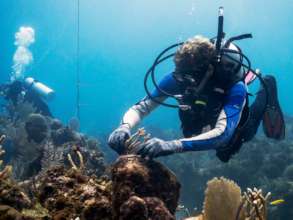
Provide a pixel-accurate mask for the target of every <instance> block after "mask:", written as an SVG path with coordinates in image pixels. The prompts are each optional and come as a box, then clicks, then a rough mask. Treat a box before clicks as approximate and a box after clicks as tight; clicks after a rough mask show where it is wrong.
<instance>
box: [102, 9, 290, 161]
mask: <svg viewBox="0 0 293 220" xmlns="http://www.w3.org/2000/svg"><path fill="white" fill-rule="evenodd" d="M218 22H219V23H218V35H217V37H216V38H213V39H208V38H206V37H203V36H195V37H194V38H191V39H189V40H187V41H186V42H183V43H179V44H175V45H172V46H170V47H169V48H167V49H166V50H164V51H163V52H162V53H161V54H160V55H159V56H158V57H157V59H156V60H155V62H154V64H153V65H152V66H151V68H150V69H149V71H148V72H147V74H146V77H145V82H144V86H145V89H146V93H147V96H146V97H145V98H143V99H142V100H141V101H139V102H138V103H137V104H135V105H134V106H132V107H131V108H130V109H129V110H128V111H127V112H126V113H125V114H124V116H123V119H122V122H121V124H120V126H119V127H118V128H117V129H116V130H114V131H113V132H112V134H111V135H110V136H109V139H108V144H109V146H110V147H111V148H113V149H114V150H115V151H116V152H117V153H119V154H123V153H124V150H125V147H124V144H125V141H126V140H127V139H128V138H129V137H130V135H131V129H132V128H133V127H135V126H136V125H138V124H139V123H140V122H141V121H142V119H143V118H144V117H146V116H147V115H148V114H150V113H151V112H152V111H153V110H154V109H155V108H156V107H157V106H159V105H163V106H168V107H173V108H177V109H179V117H180V120H181V128H182V132H183V135H184V138H182V139H179V140H171V141H164V140H161V139H158V138H152V139H150V140H148V141H146V142H145V143H143V144H141V145H140V146H138V147H137V148H136V149H135V153H136V154H138V155H141V156H142V157H149V158H154V157H159V156H165V155H170V154H173V153H179V152H187V151H203V150H211V149H213V150H216V155H217V156H218V158H219V159H220V160H221V161H223V162H228V161H229V160H230V158H231V157H232V155H234V154H235V153H237V152H238V151H239V149H240V147H241V145H242V144H243V143H244V142H247V141H249V140H251V139H252V138H253V137H254V136H255V134H256V132H257V129H258V127H259V125H260V123H261V122H263V128H264V133H265V134H266V136H267V137H269V138H273V139H276V140H281V139H284V137H285V123H284V119H283V113H282V110H281V108H280V105H279V102H278V97H277V84H276V80H275V78H274V77H273V76H271V75H268V76H264V77H262V76H261V74H260V72H259V71H255V70H253V69H252V68H251V64H250V61H249V59H248V58H247V56H245V55H244V54H243V53H242V51H241V49H240V48H239V47H238V46H237V45H236V44H235V43H234V41H236V40H242V39H246V38H251V37H252V35H251V34H244V35H239V36H236V37H232V38H230V39H227V40H226V39H225V34H224V32H223V8H222V7H221V8H220V10H219V19H218ZM178 46H179V48H178V49H177V51H176V52H175V53H171V54H169V55H165V54H166V53H167V52H168V51H170V50H171V49H173V48H175V47H178ZM164 55H165V56H164ZM171 57H174V59H173V61H174V63H175V70H174V72H172V73H169V74H167V75H166V76H165V77H164V78H163V79H162V80H161V81H160V82H159V83H157V82H156V79H155V69H156V67H157V65H159V64H160V63H162V62H163V61H165V60H167V59H168V58H171ZM150 76H151V80H152V82H153V84H154V86H155V90H154V91H153V92H150V91H149V90H148V88H147V80H148V78H149V77H150ZM255 78H259V80H260V82H261V88H260V89H259V92H258V93H257V95H256V98H255V100H254V102H253V103H252V105H250V106H249V103H248V97H249V95H250V94H249V93H248V91H247V85H248V84H250V83H251V82H252V81H254V79H255ZM168 97H171V98H174V99H175V100H176V101H177V102H178V103H179V104H178V105H174V104H168V103H165V102H164V101H165V100H166V99H167V98H168Z"/></svg>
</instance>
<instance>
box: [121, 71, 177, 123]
mask: <svg viewBox="0 0 293 220" xmlns="http://www.w3.org/2000/svg"><path fill="white" fill-rule="evenodd" d="M159 88H160V89H162V90H163V91H166V92H167V93H170V94H177V93H178V92H179V87H178V85H177V82H176V80H175V79H174V78H173V75H172V73H170V74H168V75H166V76H165V77H164V78H163V79H162V80H161V81H160V83H159ZM151 96H152V98H155V99H156V100H158V101H160V102H163V101H164V100H165V99H166V98H167V97H166V96H165V95H164V94H162V93H161V92H160V91H159V90H158V89H155V90H154V91H153V92H152V93H151ZM158 105H159V104H158V103H156V102H154V101H153V100H152V99H151V98H150V97H149V96H146V97H145V98H143V99H142V100H140V101H139V102H138V103H136V104H135V105H133V106H132V107H131V108H130V109H129V110H128V111H127V112H126V113H125V114H124V116H123V119H122V124H126V125H128V127H129V128H133V127H135V126H136V125H138V124H139V123H140V122H141V121H142V119H143V118H144V117H146V116H147V115H148V114H149V113H150V112H152V111H153V110H154V109H155V108H156V107H157V106H158Z"/></svg>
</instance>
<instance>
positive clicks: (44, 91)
mask: <svg viewBox="0 0 293 220" xmlns="http://www.w3.org/2000/svg"><path fill="white" fill-rule="evenodd" d="M24 85H25V87H26V88H27V89H31V90H32V91H34V92H35V93H37V94H38V95H39V96H41V97H42V98H44V99H45V100H47V101H50V100H52V99H53V98H54V97H55V92H54V90H53V89H51V88H49V87H48V86H46V85H45V84H43V83H41V82H39V81H37V80H35V79H34V78H32V77H27V78H26V79H25V80H24Z"/></svg>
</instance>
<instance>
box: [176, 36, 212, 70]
mask: <svg viewBox="0 0 293 220" xmlns="http://www.w3.org/2000/svg"><path fill="white" fill-rule="evenodd" d="M215 53H216V49H215V46H214V45H213V44H212V43H211V42H210V40H209V39H208V38H206V37H203V36H200V35H197V36H195V37H193V38H190V39H188V40H187V41H186V42H184V44H183V45H182V46H181V47H180V48H179V49H178V50H177V52H176V53H175V57H174V63H175V65H176V68H177V69H180V70H193V69H197V68H207V67H208V65H209V64H210V62H211V61H212V59H213V58H214V56H215Z"/></svg>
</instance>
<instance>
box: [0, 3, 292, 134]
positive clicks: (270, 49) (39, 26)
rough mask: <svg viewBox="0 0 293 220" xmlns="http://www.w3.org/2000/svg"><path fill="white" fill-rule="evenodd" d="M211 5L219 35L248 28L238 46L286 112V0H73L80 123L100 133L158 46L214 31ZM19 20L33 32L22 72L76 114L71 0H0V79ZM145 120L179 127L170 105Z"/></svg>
mask: <svg viewBox="0 0 293 220" xmlns="http://www.w3.org/2000/svg"><path fill="white" fill-rule="evenodd" d="M219 6H224V8H225V32H226V33H227V36H233V35H237V34H242V33H247V32H248V33H252V34H253V36H254V38H253V39H251V40H246V41H243V42H239V46H241V48H242V50H243V51H244V53H245V54H247V55H248V56H249V58H250V59H251V61H252V65H253V67H254V68H260V69H261V70H262V72H263V73H264V74H267V73H272V74H274V75H275V76H276V78H277V80H278V86H279V96H280V102H281V105H282V107H283V110H284V112H285V113H286V114H290V115H292V114H293V103H292V102H291V100H292V98H291V94H292V93H293V87H292V86H291V84H292V83H293V78H292V70H293V67H292V66H293V41H292V39H293V29H292V24H293V21H292V11H293V1H291V0H282V1H273V0H259V1H253V0H237V1H231V0H221V1H220V0H184V1H182V0H159V1H158V0H149V1H139V0H124V1H121V0H120V1H118V0H108V1H98V0H80V39H79V41H80V55H79V62H80V82H81V87H80V104H81V109H80V116H81V126H82V130H83V131H85V132H88V133H91V134H108V133H109V132H110V131H111V130H112V129H113V128H114V127H116V126H117V125H118V123H119V121H120V119H121V117H122V115H123V113H124V112H125V111H126V110H127V109H128V107H129V106H131V105H132V104H134V103H135V102H137V101H138V100H139V99H140V98H142V97H143V96H145V92H144V89H143V78H144V74H145V72H146V70H147V68H148V67H149V66H150V65H151V63H152V62H153V59H154V58H155V57H156V55H157V54H158V53H159V52H160V51H161V50H163V49H164V48H166V47H167V46H169V45H170V44H173V43H176V42H179V41H183V40H185V39H187V38H189V37H192V36H194V35H196V34H201V35H205V36H207V37H213V36H215V35H216V30H217V11H218V7H219ZM20 26H31V27H33V28H34V29H35V33H36V42H35V43H34V44H33V45H32V47H31V48H30V49H31V52H32V53H33V56H34V62H33V63H32V64H31V65H30V66H29V68H28V69H27V71H26V75H27V76H32V77H34V78H36V79H38V80H39V81H42V82H44V83H45V84H47V85H48V86H50V87H52V88H53V89H54V90H55V91H56V98H55V99H54V100H53V101H52V102H50V103H49V106H50V108H51V109H52V112H53V114H54V116H56V117H58V118H61V119H62V120H63V121H64V122H67V121H68V120H69V119H70V118H71V117H73V116H75V115H76V63H77V55H76V51H77V0H43V1H40V0H1V2H0V30H1V33H0V82H5V81H8V80H9V75H10V72H11V66H12V56H13V54H14V51H15V46H14V34H15V33H16V32H17V31H18V29H19V27H20ZM159 70H160V72H159V74H158V78H160V77H162V76H163V75H164V73H166V72H169V71H172V62H169V63H166V64H165V65H164V66H162V67H160V69H159ZM254 90H255V89H254ZM146 124H154V125H155V126H158V127H162V128H176V129H179V122H178V118H177V112H176V111H174V110H173V109H166V108H164V107H162V108H160V109H158V110H157V111H156V112H155V113H154V114H153V115H151V116H150V117H149V118H148V119H147V120H146Z"/></svg>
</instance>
